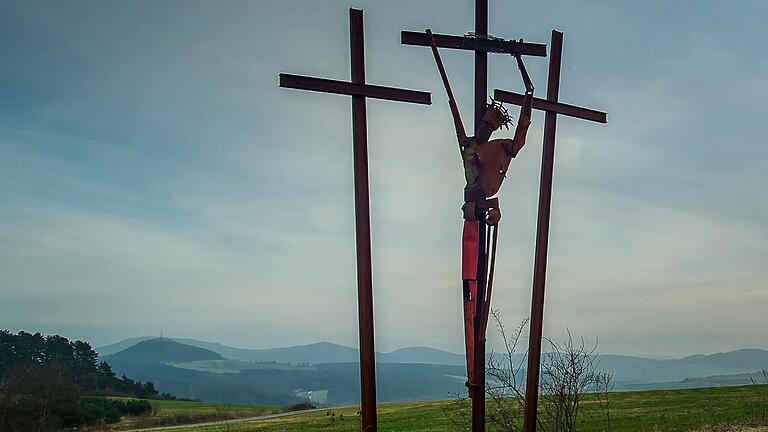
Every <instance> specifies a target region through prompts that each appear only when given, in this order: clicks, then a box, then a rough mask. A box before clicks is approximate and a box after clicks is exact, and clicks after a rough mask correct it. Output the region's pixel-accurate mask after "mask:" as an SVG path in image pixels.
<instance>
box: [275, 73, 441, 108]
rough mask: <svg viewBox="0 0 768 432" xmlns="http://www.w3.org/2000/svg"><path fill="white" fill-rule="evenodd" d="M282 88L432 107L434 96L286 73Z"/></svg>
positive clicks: (283, 76)
mask: <svg viewBox="0 0 768 432" xmlns="http://www.w3.org/2000/svg"><path fill="white" fill-rule="evenodd" d="M280 87H284V88H292V89H297V90H312V91H319V92H324V93H335V94H342V95H351V96H364V97H369V98H375V99H385V100H392V101H398V102H410V103H417V104H424V105H430V104H431V103H432V94H431V93H429V92H423V91H417V90H407V89H400V88H394V87H384V86H377V85H371V84H365V83H355V82H348V81H339V80H333V79H327V78H315V77H309V76H304V75H293V74H286V73H281V74H280Z"/></svg>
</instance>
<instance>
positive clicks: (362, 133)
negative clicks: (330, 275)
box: [280, 9, 432, 432]
mask: <svg viewBox="0 0 768 432" xmlns="http://www.w3.org/2000/svg"><path fill="white" fill-rule="evenodd" d="M349 36H350V53H351V64H352V73H351V75H352V81H351V82H347V81H337V80H329V79H323V78H313V77H306V76H300V75H290V74H280V87H287V88H294V89H299V90H312V91H319V92H325V93H335V94H342V95H349V96H352V142H353V152H354V175H355V234H356V242H357V293H358V298H357V302H358V319H359V332H360V393H361V397H360V399H361V413H362V425H361V426H362V430H363V431H365V432H375V431H376V350H375V348H374V331H373V282H372V272H371V227H370V214H369V212H370V208H369V201H370V200H369V194H368V136H367V135H368V132H367V117H366V98H376V99H387V100H393V101H400V102H410V103H418V104H426V105H429V104H431V103H432V102H431V95H430V93H427V92H421V91H414V90H404V89H398V88H393V87H382V86H375V85H370V84H366V83H365V44H364V33H363V11H362V10H358V9H349Z"/></svg>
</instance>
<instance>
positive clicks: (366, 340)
mask: <svg viewBox="0 0 768 432" xmlns="http://www.w3.org/2000/svg"><path fill="white" fill-rule="evenodd" d="M349 41H350V56H351V68H352V69H351V78H352V83H353V84H364V83H365V41H364V35H363V11H360V10H354V9H350V10H349ZM352 148H353V157H354V165H355V169H354V171H355V238H356V239H357V309H358V317H359V320H360V323H359V337H360V395H361V404H362V406H361V411H362V429H363V431H366V432H367V431H371V432H375V431H376V348H375V346H374V331H373V280H372V278H373V276H372V271H371V217H370V197H369V192H368V122H367V116H366V103H365V96H352Z"/></svg>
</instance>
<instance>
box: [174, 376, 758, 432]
mask: <svg viewBox="0 0 768 432" xmlns="http://www.w3.org/2000/svg"><path fill="white" fill-rule="evenodd" d="M450 404H451V403H450V402H448V401H431V402H415V403H390V404H381V405H380V406H379V430H380V431H391V432H394V431H425V432H443V431H445V432H448V431H456V430H461V427H460V422H461V420H462V419H466V418H467V417H466V416H464V415H462V414H461V413H460V414H454V415H451V416H447V415H446V414H445V413H444V410H443V408H445V407H447V406H449V405H450ZM488 407H489V409H490V408H491V403H490V402H489V404H488ZM582 413H583V415H582V416H581V421H580V423H579V428H578V430H580V431H585V432H589V431H605V430H609V429H608V417H607V416H606V412H605V409H604V406H602V407H601V404H600V403H599V402H598V401H597V400H596V399H595V398H594V397H592V396H588V397H587V398H586V400H585V401H584V403H583V405H582ZM359 421H360V420H359V416H358V414H357V408H354V407H352V408H340V409H336V408H331V409H329V410H328V411H322V412H313V413H307V414H297V415H295V416H290V417H283V418H276V419H267V420H257V421H247V422H242V423H231V424H223V423H222V424H220V425H209V426H205V427H196V428H195V427H187V428H183V429H177V430H176V431H177V432H225V431H226V432H250V431H258V432H293V431H308V430H332V431H349V432H352V431H358V430H359V424H360V423H359ZM766 421H768V386H765V385H760V386H756V385H753V386H741V387H723V388H704V389H689V390H663V391H647V392H619V393H612V394H611V397H610V430H616V431H629V432H631V431H638V432H639V431H689V430H699V429H701V428H703V427H706V426H718V425H753V426H754V425H765V424H766ZM457 422H459V423H457ZM489 430H493V429H492V428H491V427H490V425H489Z"/></svg>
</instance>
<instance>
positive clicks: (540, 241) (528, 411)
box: [493, 30, 608, 432]
mask: <svg viewBox="0 0 768 432" xmlns="http://www.w3.org/2000/svg"><path fill="white" fill-rule="evenodd" d="M562 53H563V33H562V32H559V31H557V30H552V43H551V44H550V53H549V74H548V78H547V98H546V99H539V98H535V99H534V100H533V107H534V108H536V109H539V110H542V111H546V115H545V118H544V149H543V153H542V158H541V184H540V186H539V218H538V222H537V227H536V256H535V261H534V265H533V298H532V300H531V328H530V338H529V339H528V344H529V346H528V369H527V372H526V388H525V419H524V424H523V430H524V431H525V432H535V431H536V412H537V410H538V401H539V374H540V372H541V337H542V325H543V323H544V288H545V286H546V278H547V249H548V246H549V216H550V209H551V204H552V174H553V171H554V165H555V131H556V128H557V115H558V114H563V115H566V116H569V117H575V118H580V119H583V120H589V121H593V122H598V123H606V122H607V121H608V119H607V114H606V113H604V112H601V111H595V110H591V109H588V108H581V107H577V106H574V105H568V104H563V103H560V102H558V96H559V93H560V60H561V58H562ZM493 95H494V98H495V99H496V100H499V101H502V102H507V103H511V104H515V105H520V104H522V102H523V95H521V94H518V93H512V92H507V91H504V90H494V92H493Z"/></svg>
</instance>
